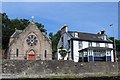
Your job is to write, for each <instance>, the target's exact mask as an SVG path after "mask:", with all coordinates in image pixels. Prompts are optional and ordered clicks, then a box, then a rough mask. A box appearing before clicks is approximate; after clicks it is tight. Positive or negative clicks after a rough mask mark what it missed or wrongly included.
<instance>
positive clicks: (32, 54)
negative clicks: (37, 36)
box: [27, 50, 36, 60]
mask: <svg viewBox="0 0 120 80" xmlns="http://www.w3.org/2000/svg"><path fill="white" fill-rule="evenodd" d="M27 60H36V58H35V52H34V50H31V51H30V52H29V53H28V58H27Z"/></svg>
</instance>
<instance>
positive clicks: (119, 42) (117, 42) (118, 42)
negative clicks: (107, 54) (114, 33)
mask: <svg viewBox="0 0 120 80" xmlns="http://www.w3.org/2000/svg"><path fill="white" fill-rule="evenodd" d="M109 39H111V40H112V41H114V37H110V38H109ZM115 43H116V51H117V52H120V40H115Z"/></svg>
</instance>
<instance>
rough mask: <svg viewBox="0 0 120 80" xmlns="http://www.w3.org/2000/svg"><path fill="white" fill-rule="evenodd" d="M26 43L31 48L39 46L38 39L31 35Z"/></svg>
mask: <svg viewBox="0 0 120 80" xmlns="http://www.w3.org/2000/svg"><path fill="white" fill-rule="evenodd" d="M26 42H27V44H28V45H29V46H35V45H37V42H38V40H37V37H36V36H35V35H29V36H28V37H27V39H26Z"/></svg>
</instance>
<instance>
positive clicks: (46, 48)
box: [7, 22, 52, 60]
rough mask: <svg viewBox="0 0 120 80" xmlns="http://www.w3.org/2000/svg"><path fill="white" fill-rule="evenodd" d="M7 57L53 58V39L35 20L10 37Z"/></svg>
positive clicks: (21, 58)
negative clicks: (42, 30) (39, 27)
mask: <svg viewBox="0 0 120 80" xmlns="http://www.w3.org/2000/svg"><path fill="white" fill-rule="evenodd" d="M7 59H14V60H52V48H51V41H50V39H49V38H47V37H46V35H45V34H44V33H42V32H41V31H40V30H39V29H38V27H37V26H36V25H35V23H34V22H31V23H30V24H29V25H28V26H27V27H26V28H25V29H24V30H16V31H15V32H14V33H13V35H12V36H11V37H10V41H9V49H8V50H7Z"/></svg>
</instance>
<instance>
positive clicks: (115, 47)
mask: <svg viewBox="0 0 120 80" xmlns="http://www.w3.org/2000/svg"><path fill="white" fill-rule="evenodd" d="M110 26H111V27H112V28H113V29H112V30H113V38H114V41H113V42H114V53H115V62H117V54H116V42H115V35H114V32H115V31H114V27H113V24H111V25H110Z"/></svg>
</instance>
